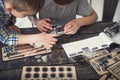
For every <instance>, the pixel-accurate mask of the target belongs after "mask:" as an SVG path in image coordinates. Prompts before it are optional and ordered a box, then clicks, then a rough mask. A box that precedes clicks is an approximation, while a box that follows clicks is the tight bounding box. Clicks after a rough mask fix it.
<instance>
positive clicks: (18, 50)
mask: <svg viewBox="0 0 120 80" xmlns="http://www.w3.org/2000/svg"><path fill="white" fill-rule="evenodd" d="M49 52H51V49H50V48H48V47H46V46H41V47H38V48H34V46H31V45H29V44H24V45H19V46H16V47H15V46H11V47H8V46H5V47H2V58H3V61H9V60H13V59H19V58H24V57H29V56H35V55H39V54H46V53H49Z"/></svg>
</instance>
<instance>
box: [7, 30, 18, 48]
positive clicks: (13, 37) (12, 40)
mask: <svg viewBox="0 0 120 80" xmlns="http://www.w3.org/2000/svg"><path fill="white" fill-rule="evenodd" d="M17 42H18V33H17V32H15V31H11V32H10V35H9V37H8V44H9V46H16V45H17Z"/></svg>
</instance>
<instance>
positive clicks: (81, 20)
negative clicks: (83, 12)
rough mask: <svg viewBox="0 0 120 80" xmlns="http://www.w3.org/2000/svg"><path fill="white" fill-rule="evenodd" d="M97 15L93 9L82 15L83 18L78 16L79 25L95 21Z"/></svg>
mask: <svg viewBox="0 0 120 80" xmlns="http://www.w3.org/2000/svg"><path fill="white" fill-rule="evenodd" d="M97 19H98V16H97V14H96V12H95V11H93V13H92V14H91V15H90V16H87V17H84V18H78V22H79V24H80V26H85V25H90V24H93V23H95V22H96V21H97Z"/></svg>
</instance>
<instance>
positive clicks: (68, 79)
mask: <svg viewBox="0 0 120 80" xmlns="http://www.w3.org/2000/svg"><path fill="white" fill-rule="evenodd" d="M21 80H77V77H76V70H75V66H24V67H23V69H22V76H21Z"/></svg>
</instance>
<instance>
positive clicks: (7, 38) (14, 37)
mask: <svg viewBox="0 0 120 80" xmlns="http://www.w3.org/2000/svg"><path fill="white" fill-rule="evenodd" d="M0 41H1V42H2V43H3V44H7V45H8V46H16V45H17V41H18V33H17V32H15V31H10V30H7V29H6V27H5V26H4V25H3V24H2V22H0Z"/></svg>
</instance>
